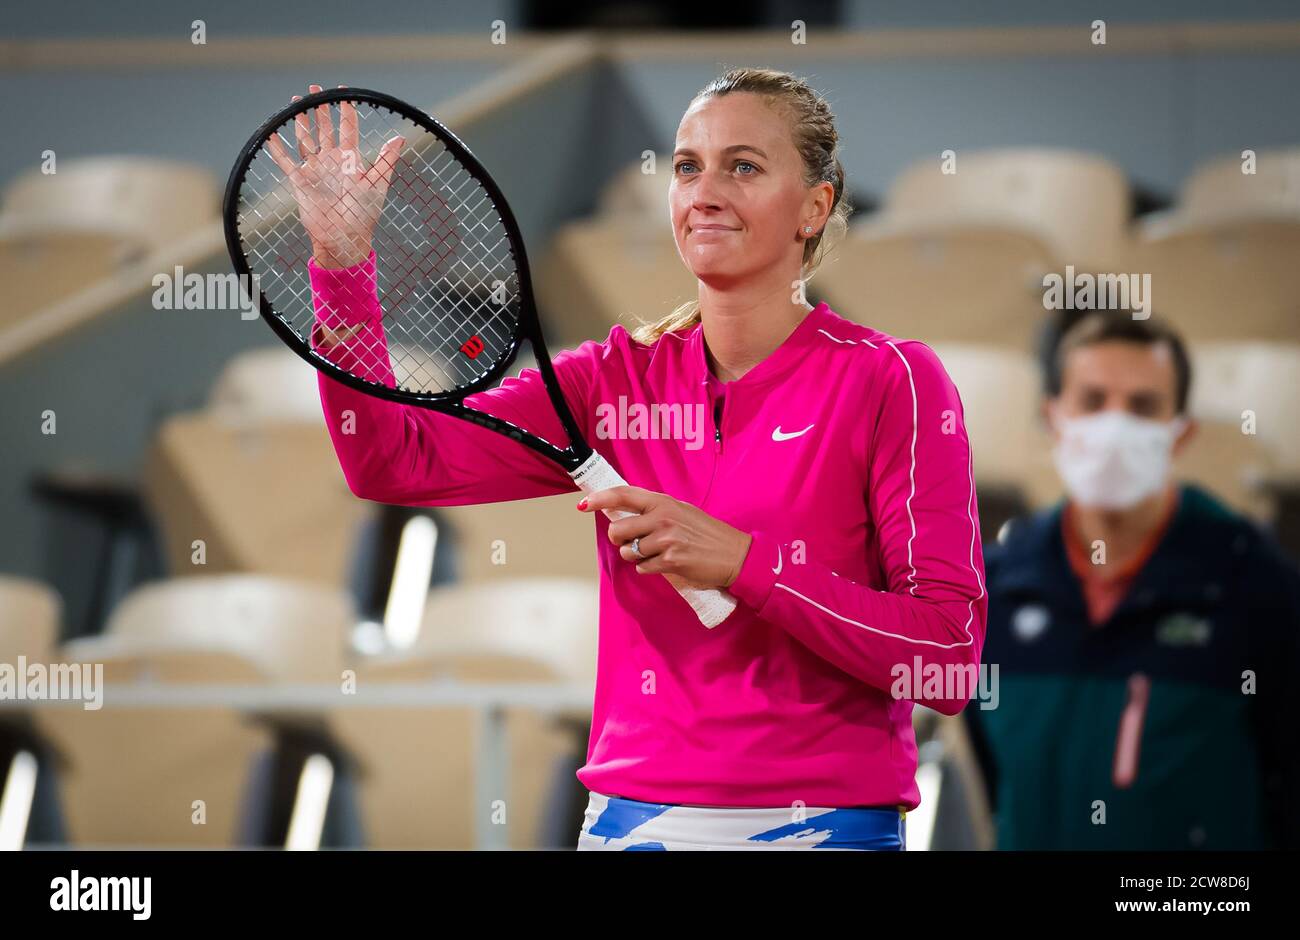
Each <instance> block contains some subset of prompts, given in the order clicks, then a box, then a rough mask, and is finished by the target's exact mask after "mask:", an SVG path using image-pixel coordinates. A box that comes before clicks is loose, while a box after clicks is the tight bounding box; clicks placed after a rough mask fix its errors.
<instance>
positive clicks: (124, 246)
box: [0, 156, 221, 331]
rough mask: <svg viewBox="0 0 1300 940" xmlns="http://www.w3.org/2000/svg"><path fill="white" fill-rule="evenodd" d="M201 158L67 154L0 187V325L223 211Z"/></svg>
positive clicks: (113, 270) (77, 289) (161, 245)
mask: <svg viewBox="0 0 1300 940" xmlns="http://www.w3.org/2000/svg"><path fill="white" fill-rule="evenodd" d="M220 204H221V197H220V191H219V189H218V187H217V181H216V180H215V179H214V178H213V176H212V174H211V173H210V172H209V171H208V170H206V169H203V168H201V167H198V166H195V165H192V164H189V163H181V162H177V161H170V160H161V159H156V158H148V157H125V156H110V157H88V158H80V159H78V158H70V159H68V158H65V159H63V160H61V161H60V162H59V163H58V164H57V171H56V172H55V173H50V174H46V173H42V172H41V170H40V168H39V167H34V168H32V169H30V170H28V171H27V172H25V173H23V174H21V175H20V176H18V177H17V178H16V179H14V180H13V181H12V182H10V183H9V184H8V185H7V186H6V187H5V189H4V192H3V194H2V196H0V283H3V284H4V285H5V297H4V302H3V304H0V331H3V330H6V329H7V328H9V327H17V326H20V325H21V324H22V323H23V322H24V321H26V320H27V319H28V318H29V317H30V316H31V315H32V314H34V313H36V312H37V311H39V310H42V309H44V308H45V307H47V306H49V305H51V304H54V303H56V302H57V301H60V300H63V299H65V298H67V297H70V296H72V295H73V294H77V293H79V292H80V291H82V290H85V289H87V288H89V287H91V286H92V285H94V284H96V283H98V282H100V281H102V280H104V279H105V278H107V277H109V276H111V275H114V274H116V273H118V272H119V271H121V270H122V269H123V268H125V267H127V266H129V265H131V264H133V263H135V262H138V261H140V260H142V259H144V258H145V257H147V256H148V255H149V254H150V253H151V252H152V251H155V250H157V249H160V248H165V247H168V246H170V245H172V244H173V243H174V242H175V241H176V240H177V239H179V238H181V237H183V236H185V235H188V234H189V233H191V232H192V231H193V230H195V229H196V228H198V227H199V226H201V225H203V224H205V223H208V224H210V223H212V222H214V221H215V220H216V219H217V218H218V210H219V208H220Z"/></svg>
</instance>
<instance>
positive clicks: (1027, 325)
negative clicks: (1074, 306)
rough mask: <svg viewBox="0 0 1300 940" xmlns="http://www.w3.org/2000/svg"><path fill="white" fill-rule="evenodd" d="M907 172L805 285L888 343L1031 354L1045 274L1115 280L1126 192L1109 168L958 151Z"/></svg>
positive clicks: (1034, 154)
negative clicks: (948, 169)
mask: <svg viewBox="0 0 1300 940" xmlns="http://www.w3.org/2000/svg"><path fill="white" fill-rule="evenodd" d="M956 160H957V162H956V168H957V171H956V172H955V173H951V174H945V173H943V172H942V171H941V166H940V161H939V158H938V156H937V155H936V156H934V157H927V158H925V159H924V160H922V161H918V162H917V163H915V164H913V165H912V166H910V167H908V168H907V169H906V170H905V171H904V172H903V173H902V174H901V175H900V176H899V178H898V179H897V180H896V181H895V182H894V184H893V186H892V187H891V188H890V190H889V193H888V194H887V196H886V199H885V203H884V208H883V209H882V210H881V211H879V212H877V213H874V214H872V215H870V216H867V217H866V218H864V219H862V220H861V221H859V222H857V223H856V224H853V225H851V226H850V229H849V234H848V237H847V238H846V239H845V240H844V242H843V243H842V244H841V246H840V247H839V248H838V250H837V251H835V252H832V254H831V255H829V256H828V258H827V261H826V262H825V263H824V265H823V268H822V270H820V271H818V272H817V273H816V274H815V275H814V278H813V280H812V282H811V285H810V290H816V291H817V292H818V294H819V295H821V296H824V297H825V298H826V299H827V300H828V301H829V302H830V304H831V306H832V308H834V309H835V311H836V312H837V313H839V314H840V315H841V316H844V317H846V318H848V319H851V320H855V321H857V322H860V323H864V324H867V325H869V326H872V327H875V328H876V329H879V330H883V331H884V332H886V333H889V334H891V335H894V336H899V337H903V338H908V339H922V340H926V341H945V342H966V343H985V344H990V343H991V344H997V345H1007V346H1011V347H1014V348H1020V349H1026V350H1027V349H1028V348H1029V344H1030V341H1031V335H1032V332H1033V328H1034V325H1035V324H1036V323H1037V322H1038V321H1039V320H1041V319H1042V316H1043V291H1044V288H1043V276H1044V275H1045V274H1046V273H1048V272H1050V271H1060V272H1063V271H1064V266H1065V265H1073V266H1074V267H1075V269H1076V270H1077V271H1081V272H1082V271H1100V270H1113V265H1114V263H1115V262H1116V260H1117V259H1118V258H1119V257H1121V256H1122V248H1123V243H1124V239H1125V231H1124V226H1125V222H1126V219H1127V216H1128V211H1129V192H1128V187H1127V184H1126V182H1125V180H1124V177H1123V174H1122V173H1121V172H1120V170H1119V169H1118V168H1117V167H1115V166H1113V165H1112V164H1111V163H1109V162H1108V161H1106V160H1103V159H1101V158H1098V157H1094V156H1091V155H1088V154H1080V153H1073V152H1070V151H1063V150H1032V149H1030V150H1019V149H1008V150H992V151H983V152H973V153H969V154H967V153H958V154H957V158H956Z"/></svg>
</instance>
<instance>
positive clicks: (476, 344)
mask: <svg viewBox="0 0 1300 940" xmlns="http://www.w3.org/2000/svg"><path fill="white" fill-rule="evenodd" d="M460 351H461V352H463V353H464V354H465V355H466V356H469V358H471V359H477V358H478V354H479V353H481V352H482V351H483V340H481V339H479V338H478V334H477V333H476V334H474V335H473V336H471V337H470V338H469V339H467V340H465V342H463V343H461V344H460Z"/></svg>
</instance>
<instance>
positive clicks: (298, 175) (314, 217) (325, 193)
mask: <svg viewBox="0 0 1300 940" xmlns="http://www.w3.org/2000/svg"><path fill="white" fill-rule="evenodd" d="M339 87H340V88H342V87H344V86H342V85H340V86H339ZM320 90H321V86H320V85H310V86H308V91H309V92H318V91H320ZM301 97H302V96H301V95H294V96H293V99H292V100H294V101H298V100H299V99H300V98H301ZM315 113H316V127H315V130H314V131H313V130H312V127H311V122H310V120H309V119H308V116H307V113H306V112H303V113H302V114H299V115H298V117H297V118H296V120H295V122H294V131H295V135H296V136H297V138H298V156H299V158H300V160H301V162H299V161H298V160H294V159H293V158H292V157H291V156H290V155H289V153H288V151H287V150H286V149H285V146H284V142H283V141H282V140H281V139H280V135H279V134H278V133H276V134H272V135H271V137H270V138H269V139H268V140H267V149H268V150H269V151H270V153H271V159H273V160H274V161H275V164H276V166H278V167H279V168H280V170H281V171H282V172H283V173H284V175H285V177H286V178H287V179H288V180H289V183H290V185H291V186H292V187H293V195H294V199H296V200H297V202H298V217H299V219H301V220H302V226H303V228H304V229H306V230H307V235H308V237H310V238H311V243H312V253H313V255H314V256H315V258H316V263H317V264H318V265H320V266H321V267H323V268H347V267H351V266H352V265H354V264H359V263H360V262H362V261H365V260H366V258H368V257H370V241H371V236H372V234H373V233H374V230H375V223H376V222H378V221H379V214H380V212H382V211H383V208H384V199H385V197H386V196H387V194H388V185H389V183H390V182H391V181H392V177H393V169H394V168H395V167H396V166H397V157H398V155H399V154H400V153H401V152H402V148H403V147H405V146H406V140H405V139H404V138H403V137H401V136H400V135H395V136H393V137H391V138H390V139H389V140H388V141H387V142H386V143H385V144H384V146H383V148H382V149H381V150H380V151H379V156H378V157H377V158H376V159H375V162H374V164H373V165H372V166H369V167H367V166H366V163H365V158H364V157H363V156H362V155H361V151H360V150H359V149H358V139H357V109H356V106H355V105H354V104H353V103H352V102H350V101H343V102H340V103H339V127H338V134H337V137H336V136H335V131H334V122H333V120H332V118H331V116H330V106H329V105H320V106H319V107H317V108H316V110H315Z"/></svg>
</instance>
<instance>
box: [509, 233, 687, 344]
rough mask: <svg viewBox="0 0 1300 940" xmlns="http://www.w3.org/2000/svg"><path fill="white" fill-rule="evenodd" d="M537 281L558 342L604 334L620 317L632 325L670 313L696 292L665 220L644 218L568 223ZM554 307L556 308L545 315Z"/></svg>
mask: <svg viewBox="0 0 1300 940" xmlns="http://www.w3.org/2000/svg"><path fill="white" fill-rule="evenodd" d="M664 211H665V213H666V212H667V209H665V210H664ZM534 281H535V283H536V288H537V297H538V305H539V307H540V309H541V312H542V317H543V323H544V324H545V326H546V328H547V329H548V330H551V329H552V328H553V329H554V331H555V332H556V334H557V337H556V340H555V344H556V345H559V344H565V345H571V346H573V345H577V344H578V343H581V342H583V341H585V340H588V339H594V340H597V341H598V342H599V341H604V339H605V338H606V337H607V336H608V335H609V331H610V328H611V327H612V326H613V325H614V324H615V323H622V324H623V326H624V327H625V328H626V329H627V330H628V332H633V331H634V330H635V329H636V328H637V326H639V325H640V322H639V321H640V320H645V321H651V322H652V321H654V320H657V319H659V318H661V317H665V316H667V315H668V314H670V313H672V312H673V310H674V309H675V308H676V307H677V306H678V305H680V304H682V303H683V302H685V301H688V300H694V299H695V298H696V296H697V294H698V283H697V282H696V280H695V277H694V276H693V275H692V274H691V272H690V271H689V270H687V268H686V266H685V265H684V264H683V263H682V259H681V256H680V255H679V254H678V253H677V245H676V244H675V242H674V241H673V236H672V231H671V230H670V229H669V227H668V224H667V222H663V223H662V224H658V225H647V224H646V223H645V221H644V220H643V219H640V218H632V219H628V218H621V217H620V218H616V219H594V220H589V221H583V222H574V223H571V224H569V225H566V226H565V227H564V228H562V229H560V231H558V232H557V233H556V234H555V237H554V238H553V239H552V240H551V243H550V245H549V246H548V249H547V251H546V253H545V254H544V255H543V262H542V263H541V264H539V265H537V268H536V271H535V272H534ZM552 310H553V311H555V312H556V315H555V316H552V317H550V318H547V311H552ZM552 324H553V327H552ZM547 339H548V342H550V341H551V337H550V336H549V334H548V336H547Z"/></svg>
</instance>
